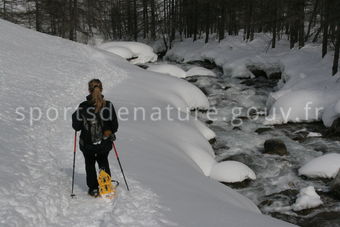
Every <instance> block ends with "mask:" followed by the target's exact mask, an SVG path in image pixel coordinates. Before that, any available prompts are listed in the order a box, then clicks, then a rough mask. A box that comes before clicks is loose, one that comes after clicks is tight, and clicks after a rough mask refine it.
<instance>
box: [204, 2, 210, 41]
mask: <svg viewBox="0 0 340 227" xmlns="http://www.w3.org/2000/svg"><path fill="white" fill-rule="evenodd" d="M205 11H206V15H205V16H206V18H205V20H206V21H205V43H208V42H209V28H210V3H209V0H207V3H206V9H205Z"/></svg>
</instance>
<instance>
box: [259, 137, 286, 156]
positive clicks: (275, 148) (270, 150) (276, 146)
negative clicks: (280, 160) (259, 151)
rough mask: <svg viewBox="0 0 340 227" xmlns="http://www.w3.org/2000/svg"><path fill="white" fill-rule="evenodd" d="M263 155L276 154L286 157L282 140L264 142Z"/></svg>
mask: <svg viewBox="0 0 340 227" xmlns="http://www.w3.org/2000/svg"><path fill="white" fill-rule="evenodd" d="M264 153H266V154H277V155H280V156H283V155H288V151H287V147H286V145H285V144H284V142H283V141H282V140H279V139H269V140H266V142H264Z"/></svg>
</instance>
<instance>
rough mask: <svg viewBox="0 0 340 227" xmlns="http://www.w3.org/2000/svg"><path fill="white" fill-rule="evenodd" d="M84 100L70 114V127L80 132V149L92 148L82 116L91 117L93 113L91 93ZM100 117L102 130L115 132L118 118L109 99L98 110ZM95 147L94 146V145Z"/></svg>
mask: <svg viewBox="0 0 340 227" xmlns="http://www.w3.org/2000/svg"><path fill="white" fill-rule="evenodd" d="M86 99H87V100H86V101H84V102H82V103H81V104H80V105H79V107H78V109H77V110H76V111H75V112H74V113H73V114H72V127H73V129H74V130H76V131H79V130H81V133H80V140H79V144H80V149H81V150H84V148H85V149H92V148H93V145H92V141H91V135H90V134H89V132H88V131H87V130H85V129H84V118H85V119H87V118H91V117H93V116H94V114H95V107H94V105H93V104H92V103H91V101H90V100H91V95H88V96H87V97H86ZM100 119H101V120H102V125H103V126H102V127H103V131H106V130H111V131H112V133H113V134H115V133H116V132H117V129H118V120H117V115H116V111H115V109H114V106H113V105H112V103H111V102H110V101H107V100H106V105H105V107H104V108H103V109H102V110H101V112H100ZM95 147H96V146H95Z"/></svg>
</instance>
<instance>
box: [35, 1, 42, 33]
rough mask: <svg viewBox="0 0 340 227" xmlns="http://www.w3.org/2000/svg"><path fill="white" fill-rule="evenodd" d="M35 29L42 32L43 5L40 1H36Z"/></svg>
mask: <svg viewBox="0 0 340 227" xmlns="http://www.w3.org/2000/svg"><path fill="white" fill-rule="evenodd" d="M35 29H36V30H37V31H38V32H41V31H42V29H41V3H40V0H35Z"/></svg>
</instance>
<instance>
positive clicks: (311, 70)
mask: <svg viewBox="0 0 340 227" xmlns="http://www.w3.org/2000/svg"><path fill="white" fill-rule="evenodd" d="M269 42H270V37H269V36H267V35H265V34H256V35H255V39H254V40H253V41H251V42H244V41H243V39H242V37H241V36H236V37H235V36H228V37H226V38H225V39H224V40H222V41H221V42H217V41H214V40H210V41H209V43H207V44H205V43H204V40H197V41H195V42H192V39H186V40H184V41H183V42H177V43H175V44H174V47H173V48H172V49H171V50H169V51H168V52H167V54H166V59H169V60H173V61H177V62H191V61H205V60H207V61H211V62H214V63H215V64H216V65H217V66H219V67H221V68H222V69H223V72H224V75H225V76H230V77H236V78H253V77H254V76H256V75H255V73H256V72H257V73H260V74H261V73H262V72H264V73H265V75H266V76H267V77H268V78H277V77H279V75H281V74H282V77H281V80H280V82H279V87H278V88H279V89H278V90H277V91H276V92H273V93H271V94H270V96H269V97H268V100H267V108H268V109H269V110H270V111H269V116H268V119H269V120H268V121H267V122H266V124H282V123H286V122H303V121H307V122H308V121H319V120H322V121H323V123H324V125H325V126H327V127H329V126H331V124H332V122H333V121H334V120H335V119H336V118H338V117H340V107H339V106H340V104H339V102H340V101H339V100H340V93H339V92H338V91H339V90H340V80H339V76H340V74H339V73H338V74H337V75H335V76H331V67H332V62H333V56H332V52H331V51H330V52H329V53H328V54H327V55H326V56H325V57H324V58H321V55H320V53H321V46H319V45H316V44H308V43H307V44H306V45H305V47H304V48H301V49H292V50H291V49H290V48H289V43H288V41H287V40H284V39H282V40H280V41H278V42H277V47H276V48H275V49H271V48H269V49H268V48H267V47H268V43H269Z"/></svg>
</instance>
